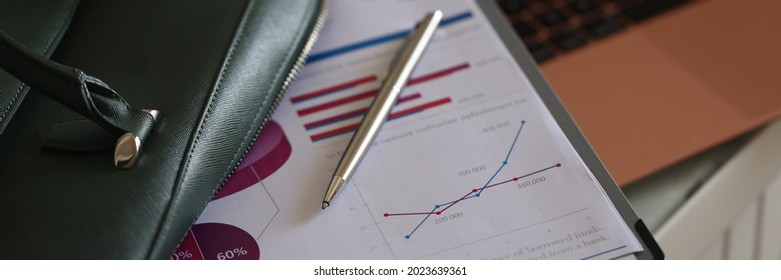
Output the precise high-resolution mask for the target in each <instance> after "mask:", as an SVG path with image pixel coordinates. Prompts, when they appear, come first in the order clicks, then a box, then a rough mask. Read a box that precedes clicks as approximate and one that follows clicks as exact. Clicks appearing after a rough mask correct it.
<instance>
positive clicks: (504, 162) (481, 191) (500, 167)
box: [475, 120, 526, 197]
mask: <svg viewBox="0 0 781 280" xmlns="http://www.w3.org/2000/svg"><path fill="white" fill-rule="evenodd" d="M524 125H526V121H525V120H523V121H521V127H520V128H518V132H516V133H515V139H513V143H512V144H511V145H510V150H509V151H507V156H506V157H505V158H504V161H503V162H502V166H499V169H498V170H496V173H494V176H491V179H489V180H488V182H486V183H485V186H483V187H482V188H480V191H479V192H478V193H477V194H476V195H475V196H477V197H479V196H480V194H481V193H483V191H484V190H485V188H486V187H488V184H490V183H491V181H493V180H494V178H496V175H497V174H499V171H501V170H502V168H504V166H505V165H507V161H508V160H509V159H510V154H511V153H512V152H513V149H514V148H515V143H516V142H518V136H519V135H521V130H523V126H524Z"/></svg>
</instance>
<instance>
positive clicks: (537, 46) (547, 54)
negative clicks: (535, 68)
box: [526, 43, 553, 63]
mask: <svg viewBox="0 0 781 280" xmlns="http://www.w3.org/2000/svg"><path fill="white" fill-rule="evenodd" d="M526 48H527V49H529V52H530V53H531V54H532V57H534V60H536V61H537V63H540V62H543V61H545V60H548V59H550V58H553V52H551V51H550V50H548V48H546V47H545V45H543V44H542V43H533V44H530V45H527V46H526Z"/></svg>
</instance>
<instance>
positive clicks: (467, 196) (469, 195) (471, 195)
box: [383, 120, 561, 239]
mask: <svg viewBox="0 0 781 280" xmlns="http://www.w3.org/2000/svg"><path fill="white" fill-rule="evenodd" d="M525 125H526V121H525V120H522V121H521V124H520V127H519V128H518V131H517V132H516V133H515V138H514V139H513V141H512V144H511V145H510V148H509V149H508V151H507V156H505V158H504V160H503V161H502V164H501V165H500V166H499V168H497V169H496V172H494V174H493V175H492V176H491V178H489V179H488V181H486V182H485V184H484V185H483V186H482V187H481V188H475V189H472V190H470V191H469V192H467V193H466V194H464V195H463V196H461V197H460V198H458V199H456V200H452V201H449V202H445V203H439V204H435V205H434V207H433V208H432V209H431V210H430V211H425V212H420V211H419V212H402V213H384V214H383V216H384V217H396V216H423V219H421V221H420V222H419V223H418V224H417V225H416V226H415V227H414V228H413V229H412V231H411V232H410V233H409V234H407V235H405V236H404V238H406V239H410V238H411V237H412V235H413V234H414V233H415V232H417V231H418V229H420V227H421V226H423V223H425V222H426V220H428V219H429V218H430V217H431V216H432V215H442V213H444V212H445V211H447V210H448V209H450V208H452V207H453V206H455V205H456V204H458V203H460V202H462V201H465V200H468V199H474V198H479V197H480V195H481V194H482V193H483V192H484V191H485V190H487V189H490V188H494V187H497V186H501V185H505V184H507V183H510V182H516V181H518V180H520V179H523V178H526V177H529V176H532V175H535V174H538V173H542V172H545V171H548V170H550V169H553V168H558V167H561V163H556V164H553V165H550V166H547V167H544V168H542V169H539V170H537V171H533V172H530V173H527V174H524V175H520V176H517V177H513V178H510V179H507V180H504V181H501V182H498V183H494V184H491V182H493V181H494V179H495V178H496V176H497V175H499V172H501V171H502V169H504V167H505V166H507V163H508V162H509V160H510V155H511V154H512V152H513V150H514V149H515V145H516V144H517V142H518V138H519V137H520V135H521V132H522V131H523V128H524V126H525ZM442 207H444V208H443V209H441V210H439V209H440V208H442Z"/></svg>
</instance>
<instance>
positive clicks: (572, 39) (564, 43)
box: [550, 30, 586, 51]
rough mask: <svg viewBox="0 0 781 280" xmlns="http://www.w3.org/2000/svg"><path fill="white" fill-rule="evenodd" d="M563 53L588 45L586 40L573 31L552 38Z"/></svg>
mask: <svg viewBox="0 0 781 280" xmlns="http://www.w3.org/2000/svg"><path fill="white" fill-rule="evenodd" d="M550 39H551V41H553V42H554V43H556V46H558V47H559V48H560V49H561V50H563V51H570V50H573V49H575V48H577V47H580V46H583V45H585V44H586V40H585V39H584V38H583V37H581V36H580V35H578V34H577V33H575V31H572V30H566V31H564V32H561V33H559V34H556V35H553V36H551V37H550Z"/></svg>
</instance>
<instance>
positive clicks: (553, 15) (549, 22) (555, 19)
mask: <svg viewBox="0 0 781 280" xmlns="http://www.w3.org/2000/svg"><path fill="white" fill-rule="evenodd" d="M537 19H538V20H539V21H540V22H542V24H545V25H546V26H553V25H556V24H557V23H559V22H563V21H565V20H567V17H565V16H564V14H562V13H561V12H559V11H558V10H550V11H546V12H543V13H541V14H539V15H537Z"/></svg>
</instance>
